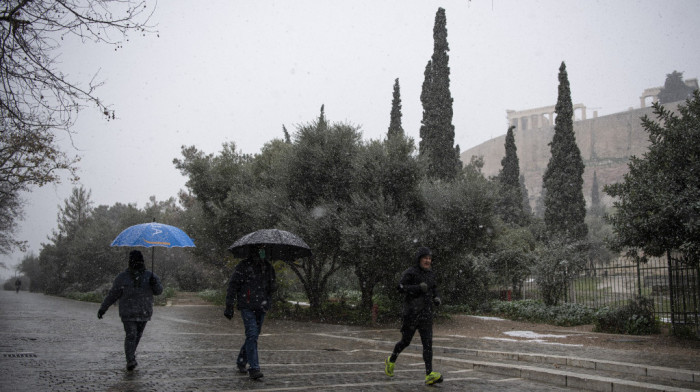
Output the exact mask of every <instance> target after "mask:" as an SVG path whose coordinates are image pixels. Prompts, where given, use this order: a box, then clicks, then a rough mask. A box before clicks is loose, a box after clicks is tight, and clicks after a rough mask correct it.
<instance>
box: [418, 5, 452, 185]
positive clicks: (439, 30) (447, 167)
mask: <svg viewBox="0 0 700 392" xmlns="http://www.w3.org/2000/svg"><path fill="white" fill-rule="evenodd" d="M446 25H447V19H446V17H445V10H444V9H443V8H438V11H437V13H436V15H435V26H434V27H433V41H434V42H433V55H432V57H431V59H430V61H428V64H427V66H426V68H425V73H424V77H425V79H424V81H423V91H422V92H421V102H422V104H423V119H422V121H421V129H420V137H421V141H420V144H419V150H420V151H419V152H420V155H421V156H422V157H423V159H425V161H426V162H427V166H428V173H429V175H430V176H431V177H433V178H437V179H443V180H452V179H454V178H455V177H456V176H457V173H458V172H459V170H460V169H461V161H459V153H458V151H459V150H458V149H455V147H453V145H454V138H455V129H454V125H452V115H453V111H452V102H453V99H452V94H451V93H450V67H449V64H448V63H449V56H448V55H447V52H448V51H449V50H450V48H449V45H448V44H447V27H446Z"/></svg>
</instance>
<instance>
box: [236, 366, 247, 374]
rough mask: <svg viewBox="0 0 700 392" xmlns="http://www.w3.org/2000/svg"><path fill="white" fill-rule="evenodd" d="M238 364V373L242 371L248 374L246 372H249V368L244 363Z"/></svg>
mask: <svg viewBox="0 0 700 392" xmlns="http://www.w3.org/2000/svg"><path fill="white" fill-rule="evenodd" d="M236 366H238V373H241V374H246V373H248V370H247V369H246V368H245V365H243V366H241V365H236Z"/></svg>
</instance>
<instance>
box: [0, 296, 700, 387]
mask: <svg viewBox="0 0 700 392" xmlns="http://www.w3.org/2000/svg"><path fill="white" fill-rule="evenodd" d="M98 307H99V305H98V304H94V303H83V302H78V301H72V300H68V299H64V298H58V297H51V296H46V295H43V294H33V293H27V292H20V293H19V294H15V292H14V291H0V354H2V355H1V356H0V391H237V390H259V391H297V390H298V391H304V390H319V391H329V390H338V391H416V390H445V391H466V390H470V391H523V390H527V391H574V390H582V389H577V388H572V387H565V386H557V385H556V383H551V382H539V381H535V380H533V377H521V376H513V375H512V374H510V373H512V372H510V371H505V372H501V373H503V374H497V373H498V372H489V371H480V370H479V369H486V367H485V366H486V365H483V364H482V365H479V366H473V365H469V366H467V365H465V363H466V362H465V361H467V360H468V358H469V356H470V355H471V354H472V353H468V352H467V353H465V351H464V348H460V347H452V348H450V347H441V348H440V350H441V352H436V353H435V357H436V361H435V362H436V363H435V366H434V367H435V370H437V371H440V372H441V373H443V375H444V377H445V382H443V383H442V384H439V385H437V386H433V387H428V386H425V385H423V379H424V367H423V362H422V360H421V357H420V351H419V350H417V347H413V346H412V347H410V348H409V349H407V350H406V351H404V353H403V354H402V355H401V356H400V357H399V360H398V361H397V365H396V376H395V377H393V378H389V377H387V376H386V375H385V374H384V371H383V368H384V366H383V361H384V358H386V356H387V355H388V354H389V353H390V350H391V348H392V345H393V342H395V341H397V340H398V339H399V337H400V336H399V332H398V330H395V329H371V328H362V327H348V326H338V325H327V324H317V323H301V322H292V321H284V320H271V319H268V320H266V321H265V324H264V326H263V334H262V336H261V337H260V340H259V354H260V362H261V368H262V369H261V370H262V371H263V373H264V374H265V377H264V378H263V379H262V380H261V381H251V380H249V379H248V377H247V376H246V375H241V374H239V373H238V372H237V370H236V365H235V357H236V355H237V353H238V350H239V349H240V346H241V344H242V343H243V339H244V336H243V326H242V323H241V320H240V314H239V313H238V312H236V314H235V315H234V319H233V320H232V321H229V320H227V319H225V318H224V317H223V309H222V308H220V307H216V306H166V307H156V308H155V310H154V316H153V319H152V320H151V321H150V322H149V323H148V325H147V326H146V330H145V332H144V336H143V338H142V340H141V343H140V345H139V348H138V350H137V360H138V363H139V366H138V367H137V368H136V370H135V371H133V372H127V371H126V369H125V365H126V363H125V359H124V353H123V338H124V330H123V327H122V323H121V321H120V320H119V316H118V309H117V308H116V306H113V307H112V308H110V309H109V311H108V312H107V314H106V315H105V317H104V318H103V319H102V320H98V319H97V316H96V314H97V309H98ZM419 341H420V339H419V338H418V337H417V336H416V338H415V341H414V344H416V343H418V344H419ZM444 343H445V341H441V342H440V343H438V341H437V340H436V343H435V344H436V345H438V346H445V344H444ZM450 351H453V352H452V353H450ZM481 354H484V353H481ZM481 354H480V355H481ZM465 358H467V359H465ZM502 359H505V358H502ZM499 361H500V360H499ZM501 362H502V361H501ZM504 366H506V365H505V364H504ZM513 366H516V367H517V368H518V369H520V368H522V369H526V368H527V366H524V365H518V364H516V365H513ZM517 374H521V373H517ZM522 374H524V373H522ZM534 379H537V378H536V377H534ZM583 385H585V384H583ZM698 385H700V384H698ZM628 390H635V389H628ZM637 390H641V389H637ZM669 390H672V389H669Z"/></svg>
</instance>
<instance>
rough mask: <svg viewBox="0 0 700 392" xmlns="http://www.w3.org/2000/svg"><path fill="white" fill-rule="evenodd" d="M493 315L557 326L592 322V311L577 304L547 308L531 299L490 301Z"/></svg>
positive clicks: (593, 314) (593, 313)
mask: <svg viewBox="0 0 700 392" xmlns="http://www.w3.org/2000/svg"><path fill="white" fill-rule="evenodd" d="M491 309H492V312H493V313H494V314H497V315H499V316H501V317H504V318H507V319H510V320H523V321H531V322H536V323H547V324H554V325H559V326H567V327H569V326H574V325H585V324H591V323H592V322H593V321H594V316H595V312H594V311H593V309H591V308H588V307H585V306H583V305H579V304H571V303H565V304H562V305H557V306H547V305H545V304H544V302H542V301H536V300H531V299H526V300H520V301H491Z"/></svg>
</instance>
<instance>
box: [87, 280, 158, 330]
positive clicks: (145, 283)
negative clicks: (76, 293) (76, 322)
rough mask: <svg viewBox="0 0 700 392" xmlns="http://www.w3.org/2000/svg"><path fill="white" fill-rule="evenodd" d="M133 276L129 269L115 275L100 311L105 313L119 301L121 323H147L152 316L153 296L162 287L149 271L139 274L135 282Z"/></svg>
mask: <svg viewBox="0 0 700 392" xmlns="http://www.w3.org/2000/svg"><path fill="white" fill-rule="evenodd" d="M133 276H134V275H133V274H132V272H131V271H130V270H129V269H127V270H126V271H124V272H122V273H120V274H119V275H117V277H116V278H115V279H114V284H112V288H111V289H110V290H109V293H108V294H107V297H105V299H104V301H102V305H101V306H100V309H101V310H102V311H105V312H106V311H107V308H109V307H110V306H112V304H114V303H115V302H116V301H117V300H119V317H121V319H122V321H149V320H150V319H151V316H152V315H153V296H154V295H160V294H161V293H162V292H163V285H161V283H160V278H158V275H156V274H154V273H153V272H151V271H149V270H144V271H143V272H142V273H140V274H139V277H138V279H137V280H134V277H133ZM151 278H152V279H151Z"/></svg>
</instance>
